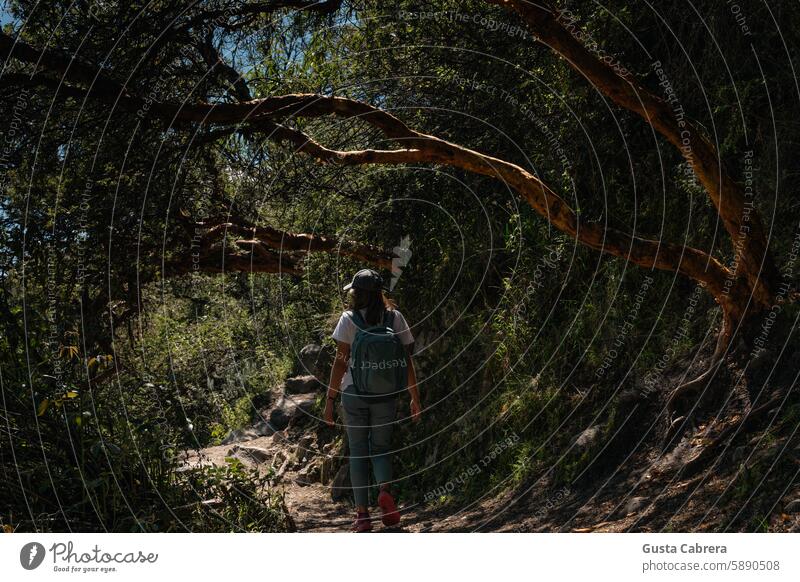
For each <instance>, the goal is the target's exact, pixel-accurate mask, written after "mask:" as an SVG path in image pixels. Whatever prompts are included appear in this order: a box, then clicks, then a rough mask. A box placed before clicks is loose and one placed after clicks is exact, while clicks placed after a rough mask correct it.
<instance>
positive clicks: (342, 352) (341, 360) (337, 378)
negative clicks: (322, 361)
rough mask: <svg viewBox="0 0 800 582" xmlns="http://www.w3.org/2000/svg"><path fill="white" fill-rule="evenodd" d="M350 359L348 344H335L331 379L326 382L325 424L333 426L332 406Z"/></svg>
mask: <svg viewBox="0 0 800 582" xmlns="http://www.w3.org/2000/svg"><path fill="white" fill-rule="evenodd" d="M349 359H350V344H346V343H344V342H336V356H335V357H334V358H333V367H332V368H331V378H330V382H328V393H327V395H326V398H325V422H326V423H327V424H328V426H333V405H334V402H335V401H336V396H337V395H338V394H339V387H340V386H341V385H342V378H343V377H344V373H345V372H346V371H347V361H348V360H349Z"/></svg>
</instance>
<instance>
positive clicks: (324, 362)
mask: <svg viewBox="0 0 800 582" xmlns="http://www.w3.org/2000/svg"><path fill="white" fill-rule="evenodd" d="M299 356H300V357H299V361H298V363H297V366H296V368H295V371H296V373H297V374H303V375H304V374H310V375H312V376H314V377H316V378H317V379H319V381H320V382H325V379H326V377H327V376H328V374H329V373H330V369H331V364H332V363H333V356H334V354H333V351H332V350H331V349H330V348H329V347H327V346H325V347H323V346H321V345H319V344H308V345H307V346H305V347H303V349H301V350H300V354H299Z"/></svg>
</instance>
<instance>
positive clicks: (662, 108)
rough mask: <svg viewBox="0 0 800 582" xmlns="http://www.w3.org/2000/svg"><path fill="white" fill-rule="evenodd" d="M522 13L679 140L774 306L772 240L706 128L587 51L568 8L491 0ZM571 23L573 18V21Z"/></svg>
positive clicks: (757, 292) (551, 42)
mask: <svg viewBox="0 0 800 582" xmlns="http://www.w3.org/2000/svg"><path fill="white" fill-rule="evenodd" d="M486 2H487V3H488V4H495V5H499V6H503V7H505V8H507V9H509V10H512V11H514V12H515V13H517V14H518V15H519V16H520V17H521V18H522V19H523V20H524V21H525V23H526V24H527V25H528V27H529V28H530V29H531V30H532V31H533V32H534V34H535V35H536V36H537V37H538V40H539V41H541V42H542V43H544V44H545V45H547V46H549V47H550V48H551V49H552V50H553V51H555V52H556V53H557V54H559V55H560V56H561V57H563V58H564V59H565V60H566V61H567V62H568V63H569V64H570V66H572V67H573V68H574V69H575V70H576V71H578V72H579V73H580V74H581V75H583V76H584V77H586V79H587V80H588V81H589V82H591V83H592V84H593V85H594V86H595V87H596V88H597V90H599V91H600V92H602V93H603V94H604V95H605V96H606V97H608V98H609V99H611V100H612V101H613V102H614V103H616V104H617V105H619V106H621V107H624V108H625V109H628V110H629V111H632V112H633V113H636V114H637V115H639V116H641V117H642V118H643V119H644V120H645V121H646V122H647V123H648V124H650V125H651V126H652V127H653V128H654V129H655V130H656V131H658V132H659V133H660V134H661V135H663V136H664V137H665V138H666V139H667V141H669V142H670V143H671V144H672V145H674V146H675V147H676V148H677V149H678V150H679V151H680V152H681V155H683V157H684V158H685V159H686V161H687V162H688V164H689V165H690V166H691V167H692V170H693V171H694V173H695V175H696V176H697V178H698V179H699V180H700V182H701V183H702V185H703V187H704V188H705V190H706V192H707V193H708V196H709V198H710V199H711V202H712V203H713V204H714V208H716V210H717V213H718V214H719V217H720V218H721V220H722V223H723V225H724V227H725V230H726V231H727V232H728V234H729V235H730V237H731V241H732V245H733V250H734V252H735V253H736V254H738V255H739V256H740V261H735V263H737V264H739V263H740V264H739V267H740V269H741V271H742V274H743V275H744V276H745V277H746V279H747V281H748V283H749V285H750V288H751V289H752V290H753V294H754V299H755V301H756V302H758V303H760V304H762V305H771V301H772V298H773V297H774V291H775V286H776V285H777V284H778V281H779V277H778V274H777V268H776V267H775V264H774V262H773V259H772V257H771V255H770V252H769V241H768V239H767V235H766V232H765V230H764V226H763V223H762V221H761V218H760V217H759V215H758V212H757V210H755V208H754V206H753V201H752V200H750V201H748V200H747V197H746V195H745V193H744V191H743V190H742V188H741V186H740V185H739V184H738V183H736V182H735V181H734V180H733V178H731V176H730V174H729V173H728V172H727V170H726V169H725V167H724V166H723V163H722V161H721V159H720V155H719V152H718V151H717V149H716V148H715V147H714V145H713V144H712V143H711V141H710V140H709V139H708V137H706V135H705V133H704V132H703V131H702V130H701V129H700V128H699V127H697V126H696V125H694V124H693V123H692V122H691V121H688V120H687V119H685V118H684V117H680V118H679V117H678V115H677V114H676V111H675V110H674V109H673V107H672V105H670V104H669V103H667V102H666V101H664V100H663V99H661V98H660V97H658V96H656V95H654V94H653V93H651V92H650V91H649V90H647V89H646V88H644V87H643V86H642V85H640V84H639V83H638V82H636V80H635V79H634V78H633V77H632V76H630V75H624V76H623V74H620V72H618V71H617V70H616V69H615V68H614V67H612V66H611V65H610V64H608V63H606V62H605V61H603V60H601V59H600V58H599V57H598V56H597V55H596V54H594V53H593V52H591V51H590V50H588V49H587V48H586V47H585V46H584V45H583V44H582V43H581V42H580V40H579V39H578V38H576V36H575V35H573V34H572V33H571V32H570V31H569V30H568V29H567V27H566V25H565V24H564V22H565V21H564V19H563V18H562V16H563V13H562V12H559V11H556V10H554V9H552V8H549V7H547V6H546V5H544V4H545V3H544V2H538V1H537V2H530V1H527V0H486ZM569 26H572V23H571V22H570V23H569Z"/></svg>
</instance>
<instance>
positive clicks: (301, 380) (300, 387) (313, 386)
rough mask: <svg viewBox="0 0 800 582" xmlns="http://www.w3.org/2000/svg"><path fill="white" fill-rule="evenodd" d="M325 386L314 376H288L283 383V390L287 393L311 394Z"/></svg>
mask: <svg viewBox="0 0 800 582" xmlns="http://www.w3.org/2000/svg"><path fill="white" fill-rule="evenodd" d="M323 388H324V386H323V385H322V384H321V383H320V382H319V381H318V380H317V379H316V378H315V377H314V376H295V377H294V378H286V381H285V382H284V384H283V391H284V393H286V394H311V393H314V392H318V391H320V390H322V389H323Z"/></svg>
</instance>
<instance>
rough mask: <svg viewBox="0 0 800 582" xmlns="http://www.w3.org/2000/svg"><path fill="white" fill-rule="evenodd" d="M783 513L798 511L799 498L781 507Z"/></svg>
mask: <svg viewBox="0 0 800 582" xmlns="http://www.w3.org/2000/svg"><path fill="white" fill-rule="evenodd" d="M783 512H784V513H800V499H795V500H793V501H790V502H789V503H787V504H786V507H784V508H783Z"/></svg>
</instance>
